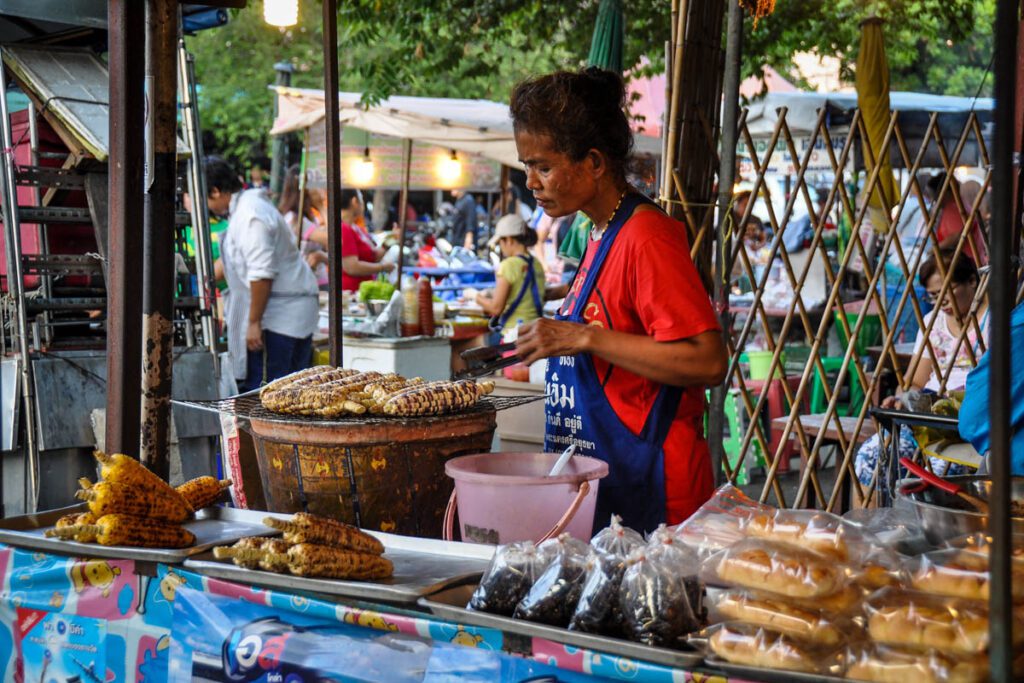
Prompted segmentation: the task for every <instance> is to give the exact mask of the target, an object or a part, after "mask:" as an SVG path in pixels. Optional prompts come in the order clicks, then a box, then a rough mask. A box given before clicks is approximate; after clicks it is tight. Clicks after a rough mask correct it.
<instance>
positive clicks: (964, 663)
mask: <svg viewBox="0 0 1024 683" xmlns="http://www.w3.org/2000/svg"><path fill="white" fill-rule="evenodd" d="M846 678H849V679H851V680H855V681H875V682H876V683H908V682H909V681H913V683H984V682H985V681H988V680H989V664H988V657H987V656H986V655H984V654H980V655H967V656H964V657H953V656H949V655H946V654H944V653H942V652H938V651H936V650H930V651H928V652H927V653H921V652H919V651H915V650H905V649H901V648H895V647H888V646H885V645H872V644H867V645H860V646H857V647H852V648H850V649H849V650H848V651H847V653H846Z"/></svg>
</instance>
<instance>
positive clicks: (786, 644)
mask: <svg viewBox="0 0 1024 683" xmlns="http://www.w3.org/2000/svg"><path fill="white" fill-rule="evenodd" d="M708 645H709V647H710V648H711V650H712V652H714V653H715V654H716V655H718V656H719V657H721V658H722V659H724V660H725V661H727V662H732V663H733V664H743V665H746V666H756V667H763V668H768V669H787V670H789V671H803V672H806V673H815V672H818V671H820V669H821V668H820V666H819V665H818V661H819V659H820V656H818V655H816V653H814V652H812V651H810V650H809V649H808V648H806V647H805V646H803V645H801V644H799V641H795V640H791V639H789V638H787V637H785V636H783V635H781V634H779V633H775V632H772V631H767V630H765V629H747V628H743V627H736V626H734V625H732V624H723V625H722V627H721V628H719V629H718V630H717V631H715V632H714V633H713V634H711V637H710V638H709V639H708Z"/></svg>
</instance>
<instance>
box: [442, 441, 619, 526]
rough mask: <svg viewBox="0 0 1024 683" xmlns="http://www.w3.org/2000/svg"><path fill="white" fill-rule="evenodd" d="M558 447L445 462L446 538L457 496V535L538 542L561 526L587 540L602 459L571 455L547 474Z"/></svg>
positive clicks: (604, 472)
mask: <svg viewBox="0 0 1024 683" xmlns="http://www.w3.org/2000/svg"><path fill="white" fill-rule="evenodd" d="M558 456H559V454H558V453H483V454H480V455H463V456H460V457H458V458H452V459H451V460H449V461H448V462H447V463H445V466H444V471H445V473H446V474H447V475H448V476H449V477H451V478H452V479H454V480H455V491H453V492H452V499H451V501H450V502H449V504H448V512H447V513H446V514H445V530H444V531H445V538H447V539H451V536H452V526H453V518H454V514H455V507H456V501H458V503H457V505H458V510H459V524H460V527H461V529H462V540H464V541H469V542H472V543H492V544H502V543H511V542H512V541H524V540H531V541H537V542H540V541H542V540H544V539H546V538H551V537H553V536H557V535H558V534H560V533H562V532H563V531H566V532H568V533H570V534H572V535H573V536H574V537H576V538H578V539H580V540H583V541H589V540H590V536H591V533H592V532H593V529H594V505H595V504H596V502H597V487H598V483H599V480H600V479H602V478H603V477H606V476H608V465H607V463H605V462H603V461H601V460H598V459H597V458H587V457H583V456H575V457H573V458H571V459H570V460H569V462H568V463H567V464H566V466H565V469H563V470H562V473H561V474H560V475H558V476H557V477H549V476H547V473H548V472H550V471H551V468H552V466H553V465H554V464H555V461H556V460H558Z"/></svg>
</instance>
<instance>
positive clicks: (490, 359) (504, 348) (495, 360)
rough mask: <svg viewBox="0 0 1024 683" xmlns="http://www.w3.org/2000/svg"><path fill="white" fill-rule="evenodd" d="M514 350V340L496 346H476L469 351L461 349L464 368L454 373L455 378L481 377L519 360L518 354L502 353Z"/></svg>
mask: <svg viewBox="0 0 1024 683" xmlns="http://www.w3.org/2000/svg"><path fill="white" fill-rule="evenodd" d="M515 350H516V343H515V342H508V343H505V344H498V345H497V346H478V347H476V348H475V349H470V350H469V351H463V352H462V353H460V354H459V355H460V356H461V357H462V360H464V361H466V369H465V370H459V371H458V372H457V373H455V379H469V378H471V377H483V376H484V375H489V374H491V373H492V372H495V371H496V370H501V369H502V368H507V367H508V366H510V365H515V364H516V363H518V362H519V356H517V355H514V354H513V355H511V356H505V355H504V354H506V353H508V352H509V351H515Z"/></svg>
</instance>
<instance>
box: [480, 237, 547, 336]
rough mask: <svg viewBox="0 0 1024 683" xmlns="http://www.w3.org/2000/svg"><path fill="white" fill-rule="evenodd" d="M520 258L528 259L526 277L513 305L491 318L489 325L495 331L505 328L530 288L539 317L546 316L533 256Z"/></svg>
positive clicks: (521, 256)
mask: <svg viewBox="0 0 1024 683" xmlns="http://www.w3.org/2000/svg"><path fill="white" fill-rule="evenodd" d="M519 258H521V259H523V260H524V261H526V279H525V280H523V286H522V287H520V288H519V294H518V295H517V296H516V298H515V300H514V301H513V302H512V304H511V305H509V306H506V307H505V310H504V312H503V313H501V314H500V315H496V316H494V317H493V318H491V321H490V325H489V327H490V328H491V330H492V331H493V332H499V333H500V332H501V331H502V330H504V329H505V323H507V322H508V320H509V318H511V317H512V314H513V313H515V311H516V309H517V308H519V304H520V302H521V301H522V300H523V297H524V296H525V295H526V290H527V289H529V290H530V294H532V295H533V306H534V308H536V309H537V317H538V318H542V317H544V304H543V302H542V301H541V300H540V289H539V288H538V287H537V273H536V272H535V271H534V270H533V257H532V256H530V255H529V254H526V255H525V256H524V255H522V254H520V256H519Z"/></svg>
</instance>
